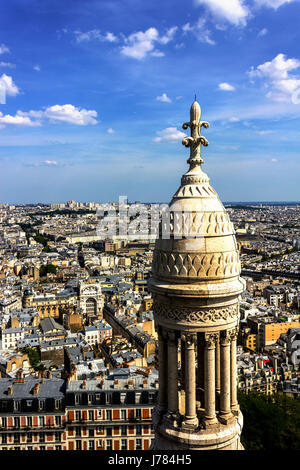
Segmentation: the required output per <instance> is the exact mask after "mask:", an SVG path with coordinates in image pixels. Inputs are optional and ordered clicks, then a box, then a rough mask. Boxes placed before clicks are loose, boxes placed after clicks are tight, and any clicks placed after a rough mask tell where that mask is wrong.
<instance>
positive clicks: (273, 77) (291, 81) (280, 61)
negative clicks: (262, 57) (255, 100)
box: [249, 54, 300, 104]
mask: <svg viewBox="0 0 300 470" xmlns="http://www.w3.org/2000/svg"><path fill="white" fill-rule="evenodd" d="M299 67H300V61H299V60H298V59H293V58H292V59H286V56H285V55H284V54H278V55H277V56H276V57H275V58H274V59H273V60H272V61H268V62H265V63H264V64H261V65H259V66H258V67H257V68H254V67H252V68H251V70H250V72H249V76H250V77H251V78H261V79H263V80H264V87H265V89H266V90H267V95H266V96H267V97H268V98H270V99H272V100H275V101H285V102H293V103H295V104H297V103H296V101H295V100H296V98H297V99H298V98H299V96H300V76H299V75H292V74H291V71H293V70H296V69H298V68H299ZM298 95H299V96H298Z"/></svg>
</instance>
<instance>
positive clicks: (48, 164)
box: [42, 160, 58, 166]
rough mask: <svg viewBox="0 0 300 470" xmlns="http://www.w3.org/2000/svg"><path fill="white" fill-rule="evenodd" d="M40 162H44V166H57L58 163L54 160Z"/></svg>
mask: <svg viewBox="0 0 300 470" xmlns="http://www.w3.org/2000/svg"><path fill="white" fill-rule="evenodd" d="M42 163H44V164H45V165H46V166H57V165H58V163H57V161H56V160H45V161H44V162H42Z"/></svg>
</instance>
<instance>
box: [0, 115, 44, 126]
mask: <svg viewBox="0 0 300 470" xmlns="http://www.w3.org/2000/svg"><path fill="white" fill-rule="evenodd" d="M7 124H8V125H14V126H26V127H35V126H40V125H41V123H40V122H39V121H32V120H31V119H30V117H29V116H25V115H24V114H23V113H22V111H17V113H16V114H15V116H11V115H10V114H6V115H3V113H0V125H1V126H4V125H7Z"/></svg>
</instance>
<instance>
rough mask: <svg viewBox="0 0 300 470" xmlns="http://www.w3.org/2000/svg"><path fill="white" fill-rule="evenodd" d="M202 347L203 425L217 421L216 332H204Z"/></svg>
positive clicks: (206, 425)
mask: <svg viewBox="0 0 300 470" xmlns="http://www.w3.org/2000/svg"><path fill="white" fill-rule="evenodd" d="M204 340H205V348H204V381H205V384H204V387H205V388H204V405H205V415H204V425H205V427H208V426H211V425H214V424H216V423H217V422H218V420H217V418H216V383H215V381H216V378H215V346H216V341H217V340H218V333H205V336H204Z"/></svg>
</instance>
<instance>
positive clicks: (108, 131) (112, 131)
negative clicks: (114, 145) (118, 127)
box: [107, 127, 115, 134]
mask: <svg viewBox="0 0 300 470" xmlns="http://www.w3.org/2000/svg"><path fill="white" fill-rule="evenodd" d="M107 133H108V134H114V133H115V131H114V130H113V129H112V128H111V127H110V128H109V129H107Z"/></svg>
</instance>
